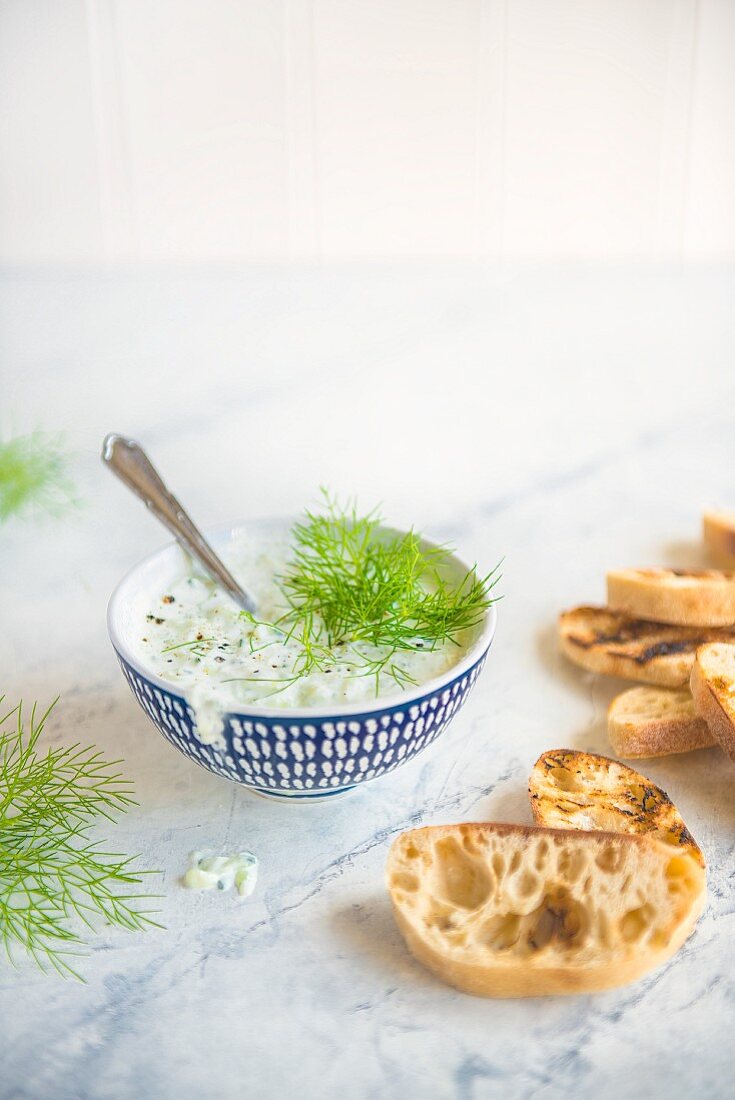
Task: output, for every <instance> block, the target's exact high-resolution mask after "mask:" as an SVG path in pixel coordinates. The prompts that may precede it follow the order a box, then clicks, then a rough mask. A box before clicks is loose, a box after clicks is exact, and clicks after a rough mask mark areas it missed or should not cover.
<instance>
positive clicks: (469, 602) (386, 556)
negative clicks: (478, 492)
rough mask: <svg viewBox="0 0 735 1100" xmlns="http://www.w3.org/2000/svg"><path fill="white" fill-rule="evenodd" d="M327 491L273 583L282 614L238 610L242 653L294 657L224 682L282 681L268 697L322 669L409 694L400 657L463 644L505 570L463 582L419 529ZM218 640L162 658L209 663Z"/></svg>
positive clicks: (446, 551)
mask: <svg viewBox="0 0 735 1100" xmlns="http://www.w3.org/2000/svg"><path fill="white" fill-rule="evenodd" d="M322 492H323V499H324V508H323V510H322V511H321V512H311V511H307V512H306V513H305V516H304V519H303V520H302V521H301V522H299V523H297V524H296V525H295V526H294V528H293V530H292V532H291V535H292V541H293V553H292V557H291V560H290V561H289V563H288V565H287V566H286V567H285V569H284V571H283V572H282V574H281V575H280V576H277V577H276V578H275V581H276V585H277V587H278V588H279V590H280V593H281V596H282V607H283V613H282V614H280V615H279V616H278V617H277V618H275V619H274V620H273V621H266V620H263V619H261V618H258V617H256V616H255V615H253V614H251V613H250V612H248V611H241V612H240V618H241V619H242V621H243V623H247V624H248V625H249V628H250V629H249V633H247V634H246V633H245V632H243V636H242V637H241V638H240V639H239V644H238V647H237V648H239V649H245V648H246V647H247V651H248V656H249V657H252V658H255V659H258V658H259V657H260V655H261V654H264V653H265V652H266V651H267V650H268V649H270V647H279V646H281V647H283V646H288V645H289V643H291V653H290V655H289V659H288V661H287V662H284V661H283V658H282V657H281V656H280V654H279V664H278V666H277V665H276V664H273V665H272V666H271V667H272V668H274V669H276V668H278V669H279V673H280V674H277V675H262V674H261V672H260V670H259V669H252V670H251V672H250V675H246V676H229V677H227V678H226V679H224V678H223V679H222V680H221V681H219V682H221V683H237V682H241V683H251V684H255V683H258V684H272V685H274V686H273V690H272V691H270V692H268V693H267V694H265V695H262V696H261V698H263V699H269V698H271V697H272V696H274V695H278V694H281V693H282V692H284V691H286V690H287V689H288V688H289V687H291V686H292V685H293V684H295V683H297V682H298V681H299V680H301V679H303V678H304V677H306V676H308V675H309V674H310V673H311V672H314V671H319V672H322V673H324V674H325V675H326V674H330V673H332V672H338V673H339V677H340V679H342V680H344V679H353V678H357V677H372V678H373V679H374V681H375V694H376V695H379V694H380V689H381V678H382V677H387V678H389V679H390V680H392V681H393V682H394V683H395V684H396V685H397V686H398V687H399V688H405V687H408V686H409V685H411V684H414V683H416V681H415V680H414V678H413V677H412V676H411V674H410V672H409V670H408V669H407V668H406V667H405V661H404V662H402V659H401V658H402V655H404V656H405V655H406V654H408V653H409V652H411V653H431V652H433V651H435V650H436V649H437V648H439V647H441V646H443V645H445V644H449V645H455V646H457V647H458V648H459V647H461V646H462V645H464V644H465V643H466V641H467V632H468V631H471V630H472V628H473V627H476V626H478V625H479V624H480V623H481V622H482V620H483V618H484V616H485V613H486V611H487V610H488V608H489V607H490V605H491V604H492V603H494V602H495V597H494V596H493V595H492V589H493V587H494V586H495V584H496V583H497V581H498V579H499V575H498V571H497V567H496V568H495V569H493V570H492V571H491V572H490V573H488V574H487V575H486V576H484V577H483V576H479V575H478V574H477V570H476V569H475V568H473V569H469V570H467V571H466V572H465V573H464V574H463V575H461V576H459V577H457V576H456V569H452V568H451V563H450V559H451V556H452V551H451V549H450V548H449V547H447V546H428V545H427V544H426V543H424V542H423V540H422V539H421V537H420V535H418V534H417V533H416V532H415V531H413V530H411V531H408V532H407V533H405V534H399V533H395V532H391V531H390V530H388V529H386V528H384V527H383V521H382V518H381V516H380V515H379V513H378V512H377V511H372V512H369V513H368V514H367V515H360V514H359V513H358V511H357V507H356V506H355V505H354V504H349V505H348V506H347V507H344V508H343V507H341V506H340V504H339V502H338V501H337V500H335V499H333V498H332V497H330V496H329V494H328V493H327V492H326V491H324V490H323V491H322ZM214 640H215V639H213V638H204V637H202V636H199V637H198V638H194V639H191V640H189V641H185V642H181V643H178V644H175V645H171V646H169V647H168V648H167V649H164V650H162V652H163V653H172V652H173V651H175V650H177V651H180V652H181V653H182V654H184V653H191V654H192V655H193V656H194V657H195V658H205V657H206V656H208V655H209V651H208V649H207V646H208V645H209V644H210V643H212V642H213V641H214ZM294 650H295V651H296V653H295V656H294V655H293V651H294Z"/></svg>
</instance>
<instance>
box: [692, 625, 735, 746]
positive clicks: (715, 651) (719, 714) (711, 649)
mask: <svg viewBox="0 0 735 1100" xmlns="http://www.w3.org/2000/svg"><path fill="white" fill-rule="evenodd" d="M690 686H691V689H692V697H693V699H694V705H695V706H696V708H697V710H698V711H699V713H700V714H701V715H702V717H703V718H704V719H705V721H706V722H707V725H708V726H709V728H710V729H711V730H712V732H713V733H714V735H715V736H716V738H717V740H718V741H719V742H720V744H721V745H722V747H723V749H724V750H725V752H726V753H727V754H728V756H731V757H732V759H733V760H735V645H724V644H722V643H718V642H715V643H712V644H710V645H703V646H700V648H699V649H698V650H697V657H696V660H695V662H694V667H693V668H692V676H691V685H690Z"/></svg>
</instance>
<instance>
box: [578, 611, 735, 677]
mask: <svg viewBox="0 0 735 1100" xmlns="http://www.w3.org/2000/svg"><path fill="white" fill-rule="evenodd" d="M559 641H560V643H561V648H562V650H563V651H564V653H565V654H566V655H567V657H569V659H570V660H571V661H574V663H575V664H577V665H581V666H582V668H587V669H589V670H590V671H591V672H602V673H604V674H605V675H607V676H622V677H624V678H626V679H628V680H641V681H643V683H645V684H659V685H660V686H661V687H683V686H684V685H685V684H687V683H688V682H689V674H690V672H691V671H692V665H693V664H694V654H695V652H696V650H697V647H698V646H700V645H704V643H705V642H719V641H723V642H726V641H733V642H735V629H732V628H730V629H728V628H714V627H712V628H702V629H700V628H695V627H686V626H667V625H665V624H662V623H652V622H648V621H647V620H646V619H635V618H633V617H632V616H631V615H624V614H623V613H622V612H619V611H610V609H609V608H606V607H575V608H573V609H572V610H571V611H564V612H562V614H561V615H560V616H559Z"/></svg>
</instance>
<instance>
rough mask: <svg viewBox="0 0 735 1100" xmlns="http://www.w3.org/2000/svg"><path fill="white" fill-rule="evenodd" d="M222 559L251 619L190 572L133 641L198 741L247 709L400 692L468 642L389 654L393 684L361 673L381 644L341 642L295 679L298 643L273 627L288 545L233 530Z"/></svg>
mask: <svg viewBox="0 0 735 1100" xmlns="http://www.w3.org/2000/svg"><path fill="white" fill-rule="evenodd" d="M221 554H222V558H223V559H224V561H225V563H226V564H227V565H228V567H229V568H230V569H231V571H232V572H233V574H234V575H235V577H237V578H239V579H241V580H242V582H243V583H244V584H245V585H246V587H247V588H248V590H249V591H250V592H251V593H252V594H253V595H254V597H255V600H256V604H257V621H252V620H250V619H248V618H247V617H245V616H244V615H243V614H241V612H240V610H239V608H238V607H237V606H236V604H235V603H234V602H233V601H232V600H231V599H230V597H229V596H227V594H226V593H225V592H224V591H223V590H222V589H221V588H220V587H219V586H218V585H217V584H215V583H214V582H213V581H211V580H210V579H209V578H207V577H205V576H203V575H202V574H201V573H200V572H198V571H197V569H196V567H194V566H191V567H190V568H188V569H185V571H184V572H183V573H182V575H181V576H179V578H178V579H177V580H175V581H174V582H172V583H171V584H169V585H168V586H167V587H166V588H164V589H162V590H161V591H160V592H158V593H157V594H155V595H154V596H153V597H152V599H150V600H149V602H148V605H147V607H145V609H142V610H141V613H140V622H139V628H138V640H137V643H136V645H137V648H138V652H139V656H140V659H141V661H142V663H143V664H144V665H145V667H147V668H149V669H150V670H151V671H153V672H155V673H157V674H158V675H159V676H161V677H162V678H163V679H165V680H168V681H170V682H171V683H172V684H175V685H177V686H178V687H179V688H180V689H181V692H182V694H183V695H185V697H186V698H187V701H188V702H189V703H190V705H191V706H192V709H193V710H194V713H195V716H196V724H197V729H196V733H197V736H198V737H199V739H200V740H201V741H202V742H204V743H207V744H216V743H218V742H219V741H221V738H222V730H223V716H224V714H225V713H228V712H237V711H238V710H241V709H243V708H244V709H247V707H248V706H249V705H256V706H267V707H275V708H296V707H298V708H303V707H318V706H321V705H323V704H327V705H335V704H336V705H340V704H344V703H358V702H361V701H363V700H364V701H369V700H372V699H375V697H376V695H378V696H380V697H384V696H391V695H397V694H400V693H401V692H402V691H403V690H405V686H406V682H407V680H406V679H404V680H403V682H402V683H401V682H400V680H401V679H402V678H403V677H405V678H409V677H410V681H412V682H415V683H417V684H420V683H423V682H425V681H427V680H430V679H432V678H433V677H435V676H439V675H440V674H441V673H442V672H444V671H445V670H446V669H448V668H450V667H451V666H452V665H454V664H456V663H457V662H458V661H459V660H460V659H461V658H462V657H463V656H464V653H465V651H466V646H467V642H468V640H469V639H467V638H465V637H462V636H460V637H459V639H458V642H459V644H457V643H456V642H453V641H443V642H441V643H436V644H432V643H431V642H423V641H421V640H418V641H417V642H416V648H415V649H412V650H400V651H397V652H396V653H395V655H394V656H393V657H392V658H391V665H393V666H395V667H396V668H397V670H398V672H399V678H398V680H397V679H396V676H395V675H394V674H392V673H391V671H390V669H389V668H388V667H386V669H384V670H383V671H382V672H381V673H379V674H378V675H377V676H376V675H375V674H369V675H366V674H365V669H366V665H367V664H368V663H369V662H374V661H376V660H382V659H383V658H384V657H385V656H386V655H387V654H388V653H389V652H390V651H388V650H386V648H385V647H379V646H373V645H370V644H368V643H365V642H361V643H354V644H343V645H341V646H336V647H335V648H334V649H333V650H332V651H331V652H330V660H328V661H327V662H324V661H322V662H321V667H319V668H313V669H311V670H310V671H308V672H306V673H305V674H302V675H298V674H297V673H298V668H299V662H300V661H303V657H304V648H303V646H302V644H301V643H300V642H299V641H298V639H296V638H289V637H287V636H286V634H285V633H284V631H283V630H280V629H278V628H277V627H274V626H273V625H272V624H274V623H275V622H276V621H277V620H278V619H279V618H280V617H281V616H282V615H283V614H284V612H285V611H287V609H288V604H287V602H286V601H285V598H284V596H283V594H282V592H281V590H280V588H279V586H278V584H277V578H278V576H279V575H281V574H282V573H283V571H284V570H285V568H286V566H287V564H288V562H289V560H290V558H291V555H292V548H291V545H290V543H289V541H288V540H287V539H286V538H283V537H282V536H274V537H271V538H270V539H266V540H262V541H261V540H259V539H257V538H256V536H254V535H252V534H248V533H246V532H238V533H237V534H236V535H235V536H234V537H233V539H232V540H231V542H230V544H229V545H228V546H226V547H225V548H224V549H222V551H221ZM331 658H333V659H331Z"/></svg>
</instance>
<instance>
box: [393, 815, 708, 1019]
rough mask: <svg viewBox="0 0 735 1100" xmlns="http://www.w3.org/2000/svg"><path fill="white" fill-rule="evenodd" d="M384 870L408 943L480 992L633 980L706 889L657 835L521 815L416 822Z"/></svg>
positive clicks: (445, 974)
mask: <svg viewBox="0 0 735 1100" xmlns="http://www.w3.org/2000/svg"><path fill="white" fill-rule="evenodd" d="M544 849H545V850H546V854H545V855H544V857H543V858H544V859H546V860H547V864H546V865H544V864H543V860H542V859H541V858H540V857H541V854H542V852H543V851H544ZM463 859H464V860H465V861H466V862H465V865H463V863H462V861H463ZM499 859H500V862H501V863H502V864H503V868H504V869H501V868H500V866H499V863H498V860H499ZM575 861H576V862H575ZM606 861H607V862H606ZM585 868H587V870H585ZM386 875H387V884H388V889H389V892H390V896H391V900H392V903H393V910H394V913H395V917H396V922H397V924H398V927H399V929H400V931H401V933H402V935H403V937H404V939H405V941H406V944H407V946H408V948H409V950H410V951H411V953H412V954H413V955H414V956H415V957H416V958H417V959H418V960H419V962H421V963H423V964H424V966H426V967H427V968H428V969H429V970H431V971H432V972H433V973H434V974H436V975H437V977H439V978H440V979H441V980H442V981H445V982H447V983H449V984H450V985H452V986H455V987H456V988H457V989H460V990H463V991H464V992H467V993H472V994H475V995H477V996H483V997H529V996H534V997H536V996H550V995H555V994H571V993H591V992H597V991H599V990H603V989H610V988H613V987H615V986H619V985H624V984H626V983H627V982H631V981H634V980H636V979H637V978H639V977H641V976H642V975H643V974H644V973H646V972H647V971H648V970H650V969H651V968H652V967H654V966H658V965H660V964H661V963H663V962H664V961H665V960H666V959H668V958H670V957H671V955H673V954H674V953H675V952H676V951H677V950H678V949H679V947H680V946H681V945H682V943H683V942H684V941H685V940H686V938H687V937H688V936H689V935H690V933H691V932H692V930H693V928H694V926H695V924H696V922H697V919H698V917H699V915H700V913H701V911H702V908H703V905H704V900H705V893H706V886H705V875H704V870H703V869H702V867H700V866H699V864H698V863H697V862H696V861H695V860H694V859H693V858H692V857H691V855H689V854H688V853H687V852H685V851H682V852H676V851H673V852H672V849H671V848H670V847H668V846H667V845H665V844H663V843H662V842H661V841H659V840H657V839H655V838H653V837H651V836H624V835H621V834H615V833H605V832H578V831H571V830H560V829H546V828H537V827H536V828H531V827H528V826H519V825H501V824H464V825H448V826H434V827H429V828H424V829H413V830H409V832H407V833H403V834H401V835H400V836H399V837H398V838H397V839H396V840H395V841H394V843H393V845H392V847H391V850H390V854H389V857H388V863H387V868H386ZM514 876H515V878H514ZM526 876H527V877H528V879H529V881H530V885H529V882H528V881H526ZM534 876H535V877H534ZM462 891H467V893H466V894H465V893H462ZM631 907H632V908H631ZM631 921H632V923H633V927H632V928H631V927H630V922H631ZM498 922H499V923H498ZM626 922H628V923H627V924H626ZM631 933H632V934H631ZM514 937H515V938H514Z"/></svg>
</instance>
